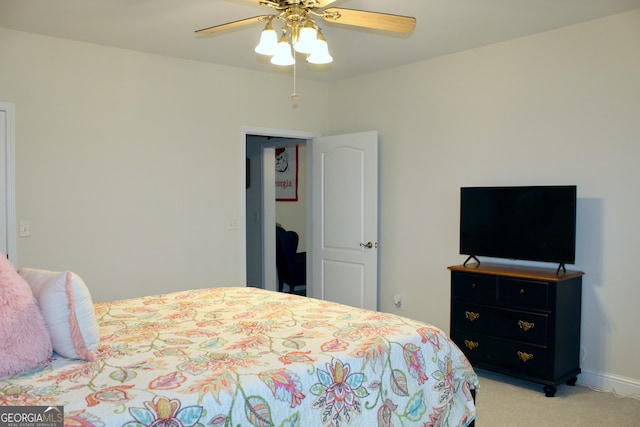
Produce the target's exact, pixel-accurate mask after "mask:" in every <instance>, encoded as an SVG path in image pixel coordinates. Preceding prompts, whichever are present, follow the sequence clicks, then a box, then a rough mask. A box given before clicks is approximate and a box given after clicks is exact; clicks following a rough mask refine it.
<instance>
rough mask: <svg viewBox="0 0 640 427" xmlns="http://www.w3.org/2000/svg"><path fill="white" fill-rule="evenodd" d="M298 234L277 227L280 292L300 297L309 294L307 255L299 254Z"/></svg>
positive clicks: (304, 253)
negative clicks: (286, 288)
mask: <svg viewBox="0 0 640 427" xmlns="http://www.w3.org/2000/svg"><path fill="white" fill-rule="evenodd" d="M299 239H300V238H299V236H298V233H296V232H295V231H292V230H285V229H284V228H282V227H279V226H278V227H276V267H277V270H278V291H280V292H284V285H285V284H286V285H287V287H288V292H289V293H291V294H293V293H295V294H298V295H306V293H307V253H306V252H298V241H299Z"/></svg>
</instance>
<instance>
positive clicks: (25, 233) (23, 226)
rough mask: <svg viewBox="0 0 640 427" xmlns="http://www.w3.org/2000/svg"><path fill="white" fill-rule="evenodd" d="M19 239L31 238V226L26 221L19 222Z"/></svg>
mask: <svg viewBox="0 0 640 427" xmlns="http://www.w3.org/2000/svg"><path fill="white" fill-rule="evenodd" d="M20 237H31V224H29V221H27V220H26V219H23V220H21V221H20Z"/></svg>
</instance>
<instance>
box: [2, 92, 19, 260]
mask: <svg viewBox="0 0 640 427" xmlns="http://www.w3.org/2000/svg"><path fill="white" fill-rule="evenodd" d="M13 122H14V106H13V104H8V103H3V102H0V167H1V168H2V169H0V252H2V253H3V254H5V255H7V256H8V257H9V259H10V260H11V261H12V262H13V263H14V264H15V263H16V240H15V239H16V236H15V207H14V200H15V195H14V190H13V188H14V176H13V175H14V169H13V167H14V166H13V159H14V156H13V147H14V140H13V138H14V136H13V135H14V134H13V129H14V128H13Z"/></svg>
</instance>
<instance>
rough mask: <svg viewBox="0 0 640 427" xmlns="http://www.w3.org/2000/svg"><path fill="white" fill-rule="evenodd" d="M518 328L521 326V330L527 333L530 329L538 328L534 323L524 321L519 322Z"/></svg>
mask: <svg viewBox="0 0 640 427" xmlns="http://www.w3.org/2000/svg"><path fill="white" fill-rule="evenodd" d="M518 326H520V329H522V330H523V331H525V332H527V331H528V330H529V329H533V328H534V327H535V326H536V324H535V323H533V322H525V321H524V320H518Z"/></svg>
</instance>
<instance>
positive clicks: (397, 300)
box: [393, 294, 402, 308]
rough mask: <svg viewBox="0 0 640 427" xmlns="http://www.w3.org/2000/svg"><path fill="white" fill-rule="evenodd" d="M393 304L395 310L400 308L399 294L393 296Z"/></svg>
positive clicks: (400, 299)
mask: <svg viewBox="0 0 640 427" xmlns="http://www.w3.org/2000/svg"><path fill="white" fill-rule="evenodd" d="M393 303H394V304H395V306H396V307H397V308H402V295H400V294H395V295H394V296H393Z"/></svg>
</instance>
